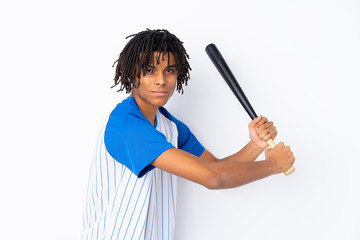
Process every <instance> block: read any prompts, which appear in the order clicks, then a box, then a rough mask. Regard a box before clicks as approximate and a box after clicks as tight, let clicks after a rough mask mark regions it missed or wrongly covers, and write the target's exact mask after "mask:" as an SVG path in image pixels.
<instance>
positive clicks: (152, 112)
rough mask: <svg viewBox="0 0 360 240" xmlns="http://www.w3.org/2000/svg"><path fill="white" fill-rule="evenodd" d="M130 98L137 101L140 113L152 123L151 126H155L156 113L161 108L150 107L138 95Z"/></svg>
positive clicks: (132, 95) (131, 95)
mask: <svg viewBox="0 0 360 240" xmlns="http://www.w3.org/2000/svg"><path fill="white" fill-rule="evenodd" d="M130 97H133V98H134V99H135V102H136V105H137V106H138V108H139V109H140V112H141V113H142V114H143V115H144V117H145V118H146V119H147V120H148V121H149V122H150V123H151V125H153V126H154V125H155V116H156V112H157V110H158V109H159V108H158V107H154V106H152V105H150V104H149V103H147V102H145V101H144V100H142V99H141V98H140V97H139V96H138V95H136V94H130Z"/></svg>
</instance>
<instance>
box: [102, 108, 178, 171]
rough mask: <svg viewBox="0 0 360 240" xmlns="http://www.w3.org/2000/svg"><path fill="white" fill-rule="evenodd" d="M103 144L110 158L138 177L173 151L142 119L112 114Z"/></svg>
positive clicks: (132, 115) (145, 120) (130, 114)
mask: <svg viewBox="0 0 360 240" xmlns="http://www.w3.org/2000/svg"><path fill="white" fill-rule="evenodd" d="M104 141H105V146H106V149H107V151H108V152H109V154H110V155H111V156H112V157H113V158H114V159H115V160H116V161H118V162H120V163H121V164H123V165H125V166H126V167H127V168H129V169H130V170H131V171H132V172H133V173H134V174H135V175H136V176H138V177H142V176H143V175H144V174H145V173H147V172H148V171H150V170H152V169H153V168H154V166H152V165H151V164H150V163H151V162H152V161H154V160H155V159H156V158H157V157H158V156H159V155H161V154H162V153H163V152H164V151H166V150H167V149H169V148H172V147H174V146H173V145H172V144H171V143H169V142H168V141H167V140H166V138H165V136H164V135H163V134H162V133H161V132H159V131H157V130H156V129H155V128H154V127H153V126H152V125H151V124H150V122H149V121H147V119H146V118H145V117H143V116H142V115H140V114H134V113H129V114H126V115H125V116H122V115H121V114H116V113H114V111H113V112H112V113H111V115H110V117H109V120H108V123H107V125H106V129H105V136H104Z"/></svg>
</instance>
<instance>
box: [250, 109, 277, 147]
mask: <svg viewBox="0 0 360 240" xmlns="http://www.w3.org/2000/svg"><path fill="white" fill-rule="evenodd" d="M248 127H249V136H250V139H251V141H252V142H253V143H255V144H256V145H257V146H258V147H259V148H261V149H262V150H264V149H265V148H267V147H268V144H267V143H266V141H267V140H269V139H274V138H275V137H276V135H277V131H276V128H275V126H274V124H273V122H268V120H267V118H266V117H263V116H261V115H260V116H258V117H257V118H255V119H254V120H252V121H251V122H250V124H249V126H248Z"/></svg>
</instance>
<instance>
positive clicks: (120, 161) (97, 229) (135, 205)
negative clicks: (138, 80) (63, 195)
mask: <svg viewBox="0 0 360 240" xmlns="http://www.w3.org/2000/svg"><path fill="white" fill-rule="evenodd" d="M124 119H125V120H124ZM129 123H131V124H129ZM124 128H126V129H127V130H124ZM128 128H130V129H128ZM179 130H180V131H179ZM129 132H131V136H132V137H133V139H132V140H131V138H132V137H131V136H128V135H127V134H129ZM134 136H135V137H134ZM129 138H130V140H129ZM119 139H120V140H119ZM115 140H116V141H115ZM119 142H120V143H119ZM171 147H176V148H182V149H184V150H187V151H188V152H190V153H192V154H195V155H197V156H200V155H201V154H202V152H203V150H204V148H203V147H202V146H201V144H200V143H199V142H198V141H197V140H196V138H195V137H194V136H193V135H192V134H191V132H190V130H189V129H188V128H187V127H186V126H185V125H184V124H183V123H181V122H180V121H178V120H177V119H176V118H174V117H173V116H172V115H170V113H168V112H167V111H166V110H165V108H159V110H158V112H157V113H156V123H155V127H154V126H152V125H151V124H150V123H149V121H147V119H146V118H145V117H144V116H143V115H142V114H141V113H140V111H139V109H138V108H137V105H136V102H135V100H134V99H133V98H131V97H129V98H127V99H126V100H124V101H123V102H122V103H120V104H118V106H117V107H116V108H115V109H114V111H113V112H112V113H111V115H110V117H109V119H108V122H107V125H106V126H105V127H104V128H103V129H102V131H101V133H100V135H99V137H98V140H97V144H96V150H95V152H94V156H93V159H92V163H91V170H90V177H89V182H88V189H87V194H86V202H85V208H84V214H83V229H82V233H81V239H172V238H173V233H174V224H175V215H176V186H177V184H176V176H174V175H172V174H170V173H167V172H165V171H162V170H160V169H158V168H154V167H153V166H152V165H150V163H151V162H152V161H153V160H155V158H156V157H157V156H159V155H160V154H161V153H162V152H164V151H165V150H167V149H169V148H171ZM119 149H120V150H119ZM169 161H170V160H169Z"/></svg>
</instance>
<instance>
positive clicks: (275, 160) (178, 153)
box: [151, 143, 295, 189]
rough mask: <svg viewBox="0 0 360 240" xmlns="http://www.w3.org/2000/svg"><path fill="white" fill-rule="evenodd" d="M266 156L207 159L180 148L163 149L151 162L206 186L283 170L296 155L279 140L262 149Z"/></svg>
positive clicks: (232, 183) (225, 184)
mask: <svg viewBox="0 0 360 240" xmlns="http://www.w3.org/2000/svg"><path fill="white" fill-rule="evenodd" d="M265 155H266V160H263V161H256V162H238V161H231V160H229V161H216V162H212V161H207V160H204V159H202V158H198V157H196V156H194V155H192V154H190V153H187V152H185V151H182V150H180V149H176V148H171V149H168V150H166V151H165V152H163V153H162V154H161V155H160V156H159V157H157V158H156V159H155V160H154V161H153V162H152V163H151V164H152V165H153V166H155V167H157V168H159V169H162V170H164V171H166V172H169V173H172V174H175V175H177V176H180V177H182V178H185V179H188V180H190V181H192V182H196V183H199V184H201V185H203V186H205V187H206V188H209V189H224V188H233V187H238V186H241V185H244V184H247V183H249V182H253V181H256V180H259V179H262V178H265V177H268V176H270V175H273V174H277V173H281V172H283V171H286V170H287V169H288V168H289V167H291V166H292V164H293V162H294V161H295V158H294V157H293V155H292V152H291V151H290V148H289V147H285V146H284V144H283V143H279V144H278V145H277V146H276V147H275V148H274V149H271V150H270V149H268V150H266V152H265Z"/></svg>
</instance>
